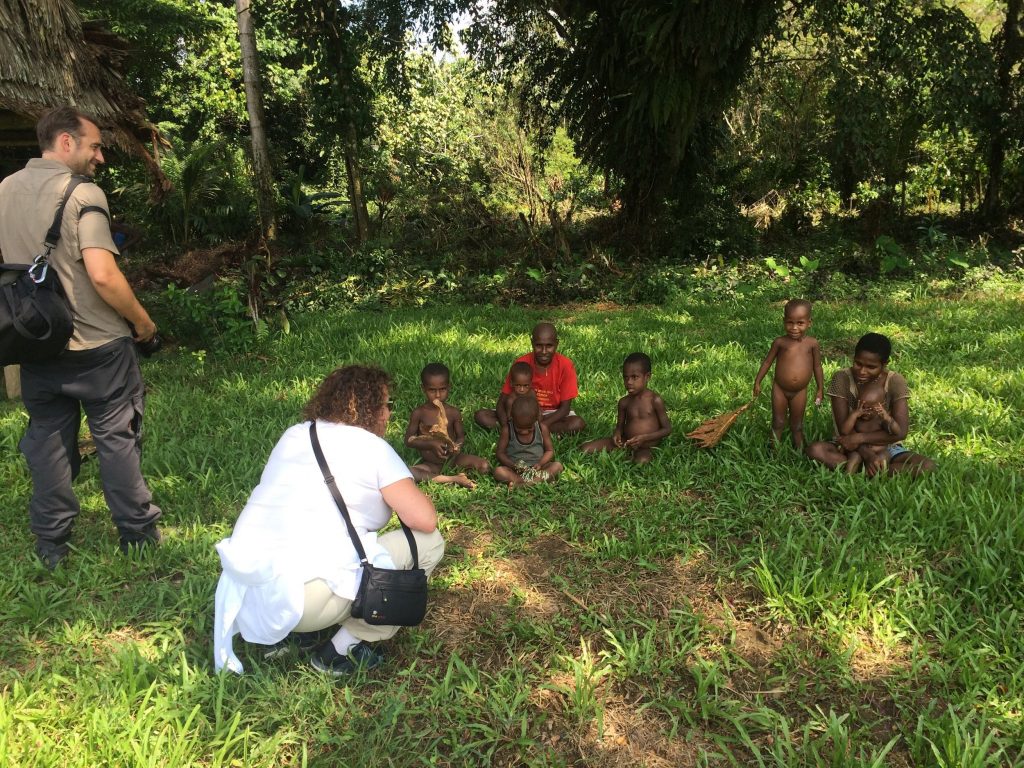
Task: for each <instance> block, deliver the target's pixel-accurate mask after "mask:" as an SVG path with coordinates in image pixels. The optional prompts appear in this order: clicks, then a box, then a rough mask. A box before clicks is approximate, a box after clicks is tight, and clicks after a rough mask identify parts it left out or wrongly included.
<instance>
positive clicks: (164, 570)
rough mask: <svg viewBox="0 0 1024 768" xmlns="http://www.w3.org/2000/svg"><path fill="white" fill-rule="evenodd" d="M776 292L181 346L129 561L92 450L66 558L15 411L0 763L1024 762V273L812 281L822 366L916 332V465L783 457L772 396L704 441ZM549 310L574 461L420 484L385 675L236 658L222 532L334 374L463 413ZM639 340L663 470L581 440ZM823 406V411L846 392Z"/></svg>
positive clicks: (428, 317)
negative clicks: (401, 613) (506, 479)
mask: <svg viewBox="0 0 1024 768" xmlns="http://www.w3.org/2000/svg"><path fill="white" fill-rule="evenodd" d="M781 317H782V311H781V303H780V302H778V301H768V300H765V299H763V298H757V299H750V300H748V301H746V302H742V301H727V302H724V303H714V302H711V301H710V300H697V299H696V298H692V297H691V298H686V297H683V298H679V299H676V300H674V301H673V303H672V304H670V305H668V306H665V307H660V308H655V307H639V308H625V307H616V306H581V307H571V308H559V309H555V310H551V311H539V310H538V311H535V310H530V309H521V308H515V309H513V310H508V309H499V308H493V307H472V308H458V307H453V308H443V309H430V310H397V311H393V312H392V311H382V312H360V313H347V314H336V315H332V316H330V317H328V316H304V317H298V318H295V319H294V321H293V323H292V333H291V335H289V336H286V337H283V338H281V339H279V340H277V341H274V342H272V343H271V344H269V345H268V346H266V347H265V348H264V349H263V351H262V352H261V353H260V354H251V355H247V356H245V355H243V356H238V357H236V358H233V359H225V358H220V357H217V356H215V355H214V354H212V353H211V354H209V355H203V354H200V353H194V352H190V351H188V350H187V349H177V350H173V351H170V352H166V353H162V354H161V355H159V356H158V357H157V358H155V359H153V360H152V361H148V362H146V363H145V372H146V377H147V380H148V382H149V384H150V395H149V400H148V413H147V421H146V430H147V434H146V448H145V454H144V470H145V473H146V475H147V477H148V478H149V479H150V482H151V486H152V488H153V491H154V494H155V496H156V499H157V502H158V503H159V504H160V505H161V506H162V507H163V509H164V511H165V516H164V520H163V523H164V525H165V529H164V530H165V533H166V538H165V544H164V546H163V547H161V548H160V549H159V550H158V551H156V552H153V553H148V554H143V555H142V556H141V557H137V558H136V559H131V560H130V559H126V558H124V557H122V556H121V555H120V553H119V552H118V551H117V540H116V534H115V531H114V528H113V526H112V524H111V523H110V520H109V516H108V514H107V512H106V508H105V506H104V503H103V499H102V494H101V492H100V486H99V476H98V473H97V468H96V465H95V460H90V461H88V462H87V463H86V465H85V467H84V469H83V473H82V476H81V477H80V478H79V481H78V491H79V494H80V498H81V499H82V504H83V513H82V515H81V516H80V518H79V520H78V524H77V526H76V529H75V538H74V542H75V544H76V546H77V549H76V551H74V552H73V553H72V556H71V557H70V559H69V560H68V561H67V564H66V566H64V567H62V568H61V569H60V570H59V571H57V572H56V573H53V574H50V573H48V572H46V571H45V570H43V569H42V567H41V566H39V565H38V564H37V563H36V561H35V558H34V556H33V555H32V541H31V537H30V535H29V532H28V525H27V512H26V508H27V501H28V496H29V490H30V483H29V479H28V475H27V471H26V469H25V466H24V463H23V460H22V458H21V456H20V454H19V453H18V451H17V443H18V439H19V437H20V435H21V432H22V430H23V428H24V426H25V422H26V416H25V415H24V414H23V412H22V411H21V409H20V408H19V406H18V405H17V404H5V405H3V406H2V407H0V521H2V528H3V536H2V538H0V557H2V561H3V563H4V564H5V568H4V570H3V574H2V575H0V598H2V599H0V630H2V631H0V658H2V666H0V690H2V696H0V765H12V766H35V765H39V766H56V765H59V766H61V767H62V768H71V767H72V766H99V765H112V766H145V765H152V766H184V765H208V766H220V765H237V766H243V765H244V766H271V765H300V764H308V765H323V766H335V765H339V766H353V767H354V766H381V765H396V766H398V765H401V766H404V765H491V764H493V765H507V766H513V765H515V766H519V765H531V766H547V765H551V766H555V765H597V766H603V765H607V766H625V765H648V766H679V765H705V764H707V765H729V764H740V765H751V764H754V765H771V766H793V765H808V766H810V765H828V766H853V765H896V766H904V765H944V766H982V765H1012V764H1024V753H1022V748H1021V745H1022V744H1024V631H1022V630H1024V627H1022V615H1024V515H1022V492H1024V474H1022V468H1024V419H1022V418H1021V412H1022V411H1024V372H1022V363H1021V361H1022V360H1024V283H1020V282H1006V281H1001V282H993V283H990V284H987V285H985V286H983V287H982V289H980V290H976V291H972V292H971V293H969V294H967V295H958V294H949V293H947V294H945V295H933V294H929V292H928V291H926V290H917V291H914V292H911V293H901V294H898V295H897V297H895V298H893V297H890V298H880V299H867V300H864V301H858V302H853V301H829V302H820V303H818V304H816V306H815V315H814V328H813V329H812V334H813V335H815V336H816V337H817V338H818V339H819V340H820V341H821V342H822V346H823V349H824V350H825V376H826V381H827V380H828V377H829V376H830V375H831V373H832V372H833V371H834V370H836V369H837V368H838V367H840V366H842V365H844V364H845V361H846V359H847V357H846V356H847V354H848V353H850V352H851V351H852V347H853V344H854V342H855V340H856V339H857V337H858V336H859V335H860V334H861V333H863V332H865V331H868V330H876V331H880V332H883V333H886V334H888V335H890V336H891V337H892V339H893V342H894V346H895V350H896V356H895V358H894V360H893V361H892V368H893V369H894V370H897V371H899V372H900V373H902V374H904V375H905V376H906V378H907V380H908V381H909V383H910V386H911V391H912V400H911V435H910V438H909V440H908V441H907V443H908V445H909V447H911V448H912V449H914V450H917V451H919V452H921V453H924V454H926V455H928V456H931V457H933V458H935V459H936V460H937V461H938V463H939V467H940V469H939V472H937V473H936V474H934V475H931V476H928V477H925V478H923V479H921V480H919V481H916V482H915V481H912V480H910V479H908V478H895V479H889V478H882V479H877V480H868V479H867V478H865V477H863V476H855V477H846V476H842V475H837V474H831V473H828V472H826V471H824V470H822V469H819V468H817V467H814V466H811V465H810V464H809V463H808V462H806V461H805V460H803V459H802V458H801V457H799V456H798V455H796V454H795V453H794V452H793V451H792V450H790V449H788V448H786V449H783V450H781V451H779V452H778V453H772V452H770V451H769V450H768V449H767V445H766V443H767V432H768V419H769V397H768V396H767V395H762V397H761V399H760V401H759V402H758V404H757V405H756V406H755V408H754V409H752V412H751V413H750V414H748V415H745V416H743V417H742V418H741V419H740V421H739V422H738V423H737V426H736V427H734V429H733V430H732V432H730V434H729V435H728V436H727V437H726V439H725V441H724V442H723V443H722V444H721V445H720V446H719V447H718V448H716V449H715V450H714V451H712V452H701V451H698V450H696V449H694V448H693V447H691V446H690V445H688V443H687V441H686V439H685V438H684V437H683V435H684V433H685V432H687V431H689V430H690V429H692V428H693V427H694V426H696V425H697V424H698V423H699V422H700V421H702V420H703V419H705V418H707V417H709V416H711V415H714V414H716V413H720V412H722V411H725V410H729V409H731V408H734V407H736V406H738V405H740V404H742V403H743V402H745V400H746V398H747V397H748V396H749V392H750V389H751V385H752V382H753V378H754V374H755V373H756V371H757V366H758V364H759V362H760V360H761V358H762V357H763V356H764V354H765V353H766V352H767V350H768V346H769V344H770V342H771V339H772V338H774V337H775V336H777V335H779V334H780V333H781ZM542 318H550V319H553V320H554V321H555V322H556V323H557V325H558V327H559V330H560V334H561V350H560V351H562V352H564V353H565V354H567V355H569V356H570V357H571V358H573V360H574V361H575V362H576V366H577V370H578V371H579V372H580V388H581V391H582V394H581V396H580V398H579V399H578V401H577V403H576V409H577V411H579V412H580V413H581V414H582V415H583V416H584V417H585V418H586V419H587V420H588V422H589V424H590V427H589V429H588V431H587V433H586V434H585V435H583V436H581V437H579V438H570V439H562V440H560V441H559V442H557V443H556V457H557V458H558V459H560V460H561V461H563V462H564V463H565V464H566V467H567V470H566V474H565V475H564V476H563V477H562V479H561V480H560V481H559V482H558V484H557V485H554V486H545V487H536V488H531V489H526V490H520V491H515V492H511V493H510V492H509V491H508V490H506V489H505V488H504V487H500V486H498V485H496V484H494V483H493V482H492V481H490V480H484V481H483V482H481V483H480V485H479V487H478V488H477V489H476V490H475V491H471V492H470V491H464V490H461V489H455V488H449V487H437V486H435V487H431V488H429V492H430V493H431V495H432V497H433V498H434V500H435V502H436V504H437V506H438V510H439V512H440V513H441V519H442V528H443V530H444V532H445V534H446V537H447V539H448V542H449V546H448V554H447V556H446V560H445V562H444V563H443V564H442V566H441V567H440V568H439V570H438V572H437V573H436V574H435V578H434V582H433V586H432V603H431V607H430V610H429V612H428V617H427V621H426V623H425V624H424V625H423V626H422V627H419V628H417V629H414V630H409V631H403V632H401V633H400V634H399V635H398V636H397V637H396V638H395V640H394V641H393V642H391V643H389V644H388V648H387V650H388V653H389V656H390V661H389V663H388V664H387V665H385V666H384V667H382V668H380V669H378V670H374V671H373V672H370V673H366V674H363V675H361V676H359V677H357V678H355V679H352V680H351V681H347V684H346V682H342V683H338V682H335V681H334V680H329V679H327V678H326V677H324V676H322V675H320V674H319V673H317V672H315V671H313V670H312V669H309V668H306V667H304V666H303V664H302V663H301V661H300V660H299V659H298V658H294V657H293V658H291V659H283V660H276V661H273V662H264V661H262V659H261V658H260V657H259V656H258V653H257V651H258V648H256V647H254V646H244V644H243V643H242V642H241V641H237V642H236V645H237V646H238V647H240V648H241V653H240V656H241V658H242V659H243V661H244V662H245V663H246V667H247V670H248V672H247V674H246V675H244V676H242V677H235V676H232V675H230V674H225V675H223V676H215V675H214V674H213V673H212V664H211V659H212V642H211V627H212V620H213V616H212V613H213V592H214V587H215V584H216V580H217V577H218V572H219V563H218V560H217V556H216V553H215V551H214V548H213V546H214V544H215V542H217V541H218V540H219V539H220V538H222V537H224V536H225V535H227V534H228V533H229V532H230V530H231V527H232V523H233V521H234V519H235V517H236V516H237V514H238V511H239V510H240V509H241V507H242V505H243V504H244V502H245V499H246V498H247V495H248V493H249V491H250V490H251V489H252V487H253V486H254V485H255V484H256V482H257V480H258V478H259V475H260V471H261V469H262V467H263V464H264V462H265V460H266V458H267V456H268V455H269V452H270V449H271V448H272V446H273V444H274V442H275V441H276V439H277V437H278V436H279V435H280V433H281V432H282V431H283V430H284V429H285V428H286V427H287V426H289V425H290V424H292V423H293V422H294V421H296V420H297V418H298V413H299V410H300V408H301V406H302V404H303V403H304V401H305V400H306V398H307V397H308V396H309V395H310V393H311V391H312V389H313V387H314V386H315V385H316V383H318V381H319V380H320V379H321V377H322V376H323V375H324V374H325V373H327V372H328V371H329V370H330V369H332V368H333V367H335V366H337V365H339V364H344V363H347V362H375V363H378V364H380V365H382V366H383V367H385V368H386V369H388V370H390V371H391V372H392V373H393V375H394V376H395V377H396V381H397V390H396V392H395V395H396V399H397V400H398V408H397V410H398V413H399V414H400V417H398V418H396V419H395V420H394V423H393V424H392V426H391V430H390V432H389V438H391V440H392V442H393V444H395V445H398V444H399V442H400V438H401V434H402V431H403V430H404V427H405V421H404V418H405V415H406V414H407V413H408V411H409V410H410V409H411V408H412V407H413V406H415V405H416V404H418V403H419V402H420V400H421V393H420V391H419V386H418V372H419V369H420V367H421V366H422V365H423V364H424V363H426V362H429V361H432V360H441V361H444V362H446V363H447V364H448V365H449V367H450V368H451V369H452V372H453V384H454V388H453V393H452V397H451V401H450V402H452V403H453V404H455V405H457V406H459V407H461V408H462V409H463V413H464V414H465V418H466V419H467V421H468V422H470V424H471V413H472V411H473V410H474V409H476V408H479V407H482V406H485V405H488V406H490V405H493V402H494V399H495V396H496V394H497V391H498V388H499V386H500V382H501V378H502V376H503V374H504V373H505V371H506V370H507V366H508V364H509V363H510V362H511V360H512V359H513V358H514V357H515V356H516V355H517V354H519V353H521V352H524V351H527V350H528V334H529V329H530V327H531V326H532V324H533V323H534V322H535V321H537V320H539V319H542ZM634 350H643V351H646V352H648V353H649V354H650V355H651V356H652V357H653V359H654V375H653V377H652V380H651V387H652V388H654V389H656V390H657V391H659V392H660V393H661V394H662V396H663V397H664V398H665V400H666V402H667V404H668V407H669V414H670V416H671V418H672V420H673V424H674V425H675V432H674V434H673V435H672V436H671V437H670V438H669V439H668V441H667V442H666V443H665V444H664V445H663V446H662V447H661V448H659V449H657V450H656V451H655V458H654V461H653V463H652V464H650V465H648V466H646V467H642V468H638V467H634V466H632V465H630V464H629V463H628V462H625V461H623V459H622V457H621V456H619V455H600V456H593V457H588V456H584V455H582V454H581V453H580V452H579V451H578V450H576V448H577V446H578V445H579V443H580V442H582V441H583V440H585V439H590V438H593V437H597V436H605V435H610V433H611V430H612V427H613V423H614V415H615V402H616V400H617V398H618V397H620V396H621V394H622V382H621V376H620V365H621V360H622V357H623V356H624V355H625V354H626V353H628V352H631V351H634ZM807 428H808V434H809V436H810V437H811V438H815V437H826V436H829V435H830V429H831V426H830V418H829V416H828V412H827V409H825V408H823V409H817V410H815V409H814V408H813V406H812V407H810V408H809V410H808V427H807ZM467 429H468V442H467V450H469V451H470V452H473V453H478V454H481V455H484V456H487V457H489V458H491V457H493V452H494V443H495V438H496V435H494V434H489V433H485V432H483V431H482V430H480V429H479V428H477V427H475V426H471V425H468V426H467ZM407 457H408V458H412V456H411V454H410V455H408V456H407Z"/></svg>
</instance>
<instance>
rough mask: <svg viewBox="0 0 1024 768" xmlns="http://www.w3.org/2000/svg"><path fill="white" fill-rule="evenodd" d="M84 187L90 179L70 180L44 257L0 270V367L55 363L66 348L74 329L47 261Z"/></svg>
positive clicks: (59, 287) (66, 306) (61, 293)
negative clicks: (66, 215) (77, 189)
mask: <svg viewBox="0 0 1024 768" xmlns="http://www.w3.org/2000/svg"><path fill="white" fill-rule="evenodd" d="M83 181H89V179H88V178H86V177H85V176H72V177H71V181H69V182H68V186H67V189H65V190H64V197H63V198H62V199H61V201H60V206H59V207H58V208H57V213H56V214H55V215H54V217H53V224H51V225H50V229H49V230H47V232H46V239H45V241H44V243H43V245H44V247H45V250H44V251H43V253H40V254H39V255H38V256H36V257H35V258H34V259H33V260H32V263H31V264H0V365H19V364H21V363H38V362H41V361H43V360H48V359H50V358H53V357H56V356H57V355H59V354H60V353H61V352H63V351H64V350H65V349H66V348H67V346H68V340H69V339H70V338H71V334H72V333H73V332H74V330H75V323H74V319H73V318H72V315H71V307H70V306H69V305H68V300H67V296H66V294H65V293H64V286H63V285H61V282H60V278H58V277H57V273H56V272H55V271H53V270H51V269H50V261H49V259H50V254H51V253H53V249H54V248H56V247H57V243H58V242H60V227H61V222H62V221H63V219H64V207H65V206H66V205H67V204H68V200H69V199H71V193H72V192H74V191H75V187H77V186H78V185H79V184H81V183H82V182H83ZM97 210H101V209H97ZM104 213H106V212H105V211H104Z"/></svg>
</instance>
